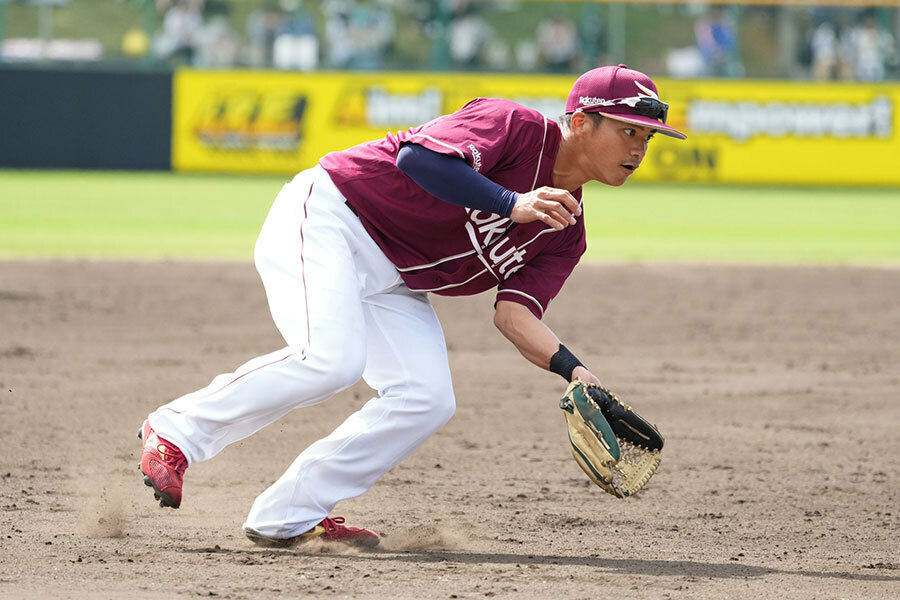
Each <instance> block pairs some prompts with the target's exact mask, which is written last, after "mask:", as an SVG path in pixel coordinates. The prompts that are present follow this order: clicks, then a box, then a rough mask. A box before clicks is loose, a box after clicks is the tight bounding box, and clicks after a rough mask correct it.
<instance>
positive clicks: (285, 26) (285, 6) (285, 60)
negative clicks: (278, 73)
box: [273, 0, 319, 71]
mask: <svg viewBox="0 0 900 600" xmlns="http://www.w3.org/2000/svg"><path fill="white" fill-rule="evenodd" d="M281 9H282V11H284V14H285V15H286V17H285V19H284V21H282V23H281V28H280V29H279V31H278V36H277V37H276V38H275V47H274V50H273V58H274V62H275V66H276V67H277V68H279V69H298V70H301V71H311V70H313V69H315V68H316V67H317V66H318V65H319V37H318V35H317V33H316V20H315V17H313V15H312V13H310V12H309V11H307V10H305V9H304V7H303V5H302V4H301V2H300V0H282V1H281Z"/></svg>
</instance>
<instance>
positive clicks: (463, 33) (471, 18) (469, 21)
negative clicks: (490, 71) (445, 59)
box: [449, 3, 494, 68]
mask: <svg viewBox="0 0 900 600" xmlns="http://www.w3.org/2000/svg"><path fill="white" fill-rule="evenodd" d="M449 35H450V60H451V61H452V62H453V64H454V65H455V66H458V67H464V68H466V67H469V68H478V67H480V66H482V59H483V56H482V52H483V51H484V48H485V45H486V44H487V43H488V41H489V40H491V39H492V38H493V37H494V30H493V29H491V26H490V25H488V23H487V21H485V20H484V17H482V16H481V15H479V14H478V12H477V9H476V7H475V6H474V5H472V4H469V3H463V4H460V5H459V7H458V9H457V13H456V14H455V15H454V19H453V21H452V22H451V23H450V31H449Z"/></svg>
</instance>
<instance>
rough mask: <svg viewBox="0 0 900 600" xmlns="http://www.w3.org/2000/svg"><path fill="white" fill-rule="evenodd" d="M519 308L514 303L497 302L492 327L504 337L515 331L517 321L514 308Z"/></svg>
mask: <svg viewBox="0 0 900 600" xmlns="http://www.w3.org/2000/svg"><path fill="white" fill-rule="evenodd" d="M517 306H519V305H518V304H516V303H514V302H506V301H502V300H501V301H500V302H497V309H496V310H495V311H494V327H496V328H497V329H499V330H500V333H502V334H503V335H504V336H506V337H509V334H510V333H512V332H513V331H515V329H516V324H517V322H518V319H517V318H516V307H517Z"/></svg>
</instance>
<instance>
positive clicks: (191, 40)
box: [153, 0, 203, 64]
mask: <svg viewBox="0 0 900 600" xmlns="http://www.w3.org/2000/svg"><path fill="white" fill-rule="evenodd" d="M157 9H158V10H160V11H163V13H164V14H163V22H162V30H161V31H160V32H159V34H158V35H157V37H156V39H155V40H154V43H153V49H154V51H155V53H156V54H157V55H158V56H160V57H162V58H165V59H169V60H173V61H174V62H177V63H188V64H189V63H191V62H193V59H194V51H195V46H196V42H197V33H198V32H199V31H200V28H201V27H202V26H203V15H202V11H203V0H174V1H169V0H161V1H160V2H158V3H157Z"/></svg>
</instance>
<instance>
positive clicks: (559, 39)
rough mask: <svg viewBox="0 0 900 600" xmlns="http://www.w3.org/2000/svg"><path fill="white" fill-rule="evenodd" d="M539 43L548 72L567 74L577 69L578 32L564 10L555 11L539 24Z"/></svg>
mask: <svg viewBox="0 0 900 600" xmlns="http://www.w3.org/2000/svg"><path fill="white" fill-rule="evenodd" d="M537 41H538V46H539V47H540V52H541V58H542V59H543V61H544V64H545V65H546V67H547V70H549V71H552V72H555V73H566V72H568V71H572V70H574V69H575V68H576V65H575V61H576V59H577V58H578V30H577V29H576V28H575V23H573V22H572V20H571V19H569V17H568V15H567V14H566V13H565V11H563V10H559V9H558V10H555V11H553V12H552V13H550V14H549V15H547V17H546V18H545V19H544V20H543V21H541V22H540V24H538V28H537Z"/></svg>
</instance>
